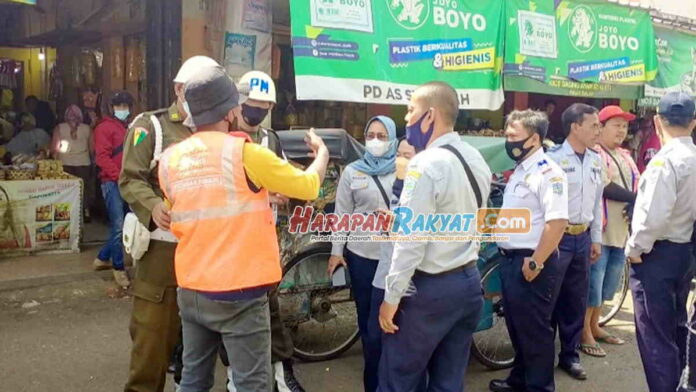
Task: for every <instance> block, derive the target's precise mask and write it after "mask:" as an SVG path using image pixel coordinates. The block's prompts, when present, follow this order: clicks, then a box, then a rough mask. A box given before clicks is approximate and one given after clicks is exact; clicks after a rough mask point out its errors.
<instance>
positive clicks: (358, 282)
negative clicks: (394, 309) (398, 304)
mask: <svg viewBox="0 0 696 392" xmlns="http://www.w3.org/2000/svg"><path fill="white" fill-rule="evenodd" d="M346 262H347V263H348V273H349V274H350V285H351V290H352V291H353V298H354V299H355V307H356V309H357V313H358V329H359V330H360V338H361V341H362V346H363V358H364V361H365V369H364V371H363V384H364V385H365V392H375V391H376V390H377V368H378V364H379V353H380V351H381V347H380V341H379V339H377V340H375V339H374V338H373V339H370V335H369V331H368V327H367V326H368V320H369V318H370V313H371V311H372V306H373V303H372V288H373V287H372V280H373V279H374V278H375V271H376V270H377V263H378V261H377V260H372V259H366V258H364V257H360V256H358V255H356V254H355V253H353V252H351V251H346ZM379 305H381V302H380V304H377V305H376V306H377V309H376V311H377V312H378V314H379ZM378 323H379V321H378Z"/></svg>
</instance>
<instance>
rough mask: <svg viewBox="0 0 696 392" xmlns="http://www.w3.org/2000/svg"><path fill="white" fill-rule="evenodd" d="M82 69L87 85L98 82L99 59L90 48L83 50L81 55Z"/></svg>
mask: <svg viewBox="0 0 696 392" xmlns="http://www.w3.org/2000/svg"><path fill="white" fill-rule="evenodd" d="M80 70H81V71H82V72H81V73H82V77H83V80H84V82H85V84H86V85H88V86H93V85H95V84H96V83H97V60H96V59H95V58H94V54H92V52H90V51H88V50H83V51H82V54H81V55H80Z"/></svg>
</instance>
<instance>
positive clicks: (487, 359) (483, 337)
mask: <svg viewBox="0 0 696 392" xmlns="http://www.w3.org/2000/svg"><path fill="white" fill-rule="evenodd" d="M499 263H500V259H499V258H495V259H493V260H491V261H489V262H488V263H487V264H486V267H485V268H484V269H483V272H482V273H481V284H482V286H483V299H484V302H483V310H482V311H481V319H480V321H479V325H478V328H477V330H476V333H474V341H473V344H472V345H471V352H472V354H474V356H475V357H476V359H478V360H479V361H480V362H481V363H482V364H483V365H484V366H486V367H488V368H489V369H493V370H498V369H506V368H509V367H511V366H512V363H513V361H514V360H515V349H514V348H513V347H512V341H511V340H510V335H509V334H508V330H507V324H506V323H505V313H504V310H505V309H503V290H502V285H501V283H500V273H499V268H498V266H499Z"/></svg>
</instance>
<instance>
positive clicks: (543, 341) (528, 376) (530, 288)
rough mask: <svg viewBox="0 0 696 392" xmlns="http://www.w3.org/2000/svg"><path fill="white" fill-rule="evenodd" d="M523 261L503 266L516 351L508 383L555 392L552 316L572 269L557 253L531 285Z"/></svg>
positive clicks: (519, 258) (520, 258)
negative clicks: (524, 270)
mask: <svg viewBox="0 0 696 392" xmlns="http://www.w3.org/2000/svg"><path fill="white" fill-rule="evenodd" d="M523 260H524V256H523V255H520V254H515V255H511V256H508V257H507V258H506V259H504V260H503V261H502V262H501V263H500V280H501V283H502V288H503V309H505V322H506V323H507V328H508V332H509V333H510V340H511V341H512V346H513V347H514V348H515V362H514V363H513V368H512V370H511V371H510V375H509V376H508V378H507V382H508V384H509V385H510V386H512V387H514V388H517V389H519V390H522V391H527V392H553V391H554V390H555V386H554V379H553V372H554V356H555V351H556V349H555V347H554V340H555V333H554V328H553V325H552V320H551V316H552V314H553V310H554V307H555V306H556V300H557V298H558V293H559V291H560V289H561V277H562V276H563V274H562V273H563V272H564V271H565V270H566V269H567V268H568V265H567V264H563V262H562V261H561V260H560V259H559V258H558V254H557V253H556V252H554V253H553V254H552V255H551V257H549V259H548V260H547V261H546V263H545V264H544V269H543V270H542V271H541V273H539V276H537V277H536V279H534V280H533V281H531V282H527V280H526V279H525V278H524V275H523V274H522V263H523ZM564 262H566V263H567V260H565V261H564Z"/></svg>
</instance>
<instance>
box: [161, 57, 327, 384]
mask: <svg viewBox="0 0 696 392" xmlns="http://www.w3.org/2000/svg"><path fill="white" fill-rule="evenodd" d="M240 98H243V97H240V94H239V92H238V91H237V89H236V87H235V86H234V84H233V83H232V81H231V80H230V78H229V77H228V76H227V74H226V73H225V72H224V70H223V69H222V67H219V66H217V67H210V66H209V67H203V68H201V69H199V71H198V72H197V73H196V74H195V75H194V76H193V77H192V78H191V79H189V81H188V83H187V84H186V87H185V104H184V107H185V108H186V111H187V114H188V115H187V119H186V120H185V124H187V125H189V126H191V127H196V130H197V131H196V133H195V134H194V135H193V136H191V137H189V138H188V139H186V140H185V141H183V142H180V143H178V144H177V145H175V146H173V147H170V148H169V149H167V150H166V151H165V153H164V155H163V156H162V161H161V164H160V166H159V180H160V187H161V188H162V190H163V193H164V195H165V196H166V199H167V200H168V201H169V202H170V203H171V213H170V217H171V218H170V227H171V231H172V233H173V234H174V235H175V236H176V237H177V239H178V240H179V244H178V246H177V249H176V256H175V270H176V277H177V283H178V285H179V294H178V303H179V308H180V311H181V318H182V327H183V339H184V357H183V360H184V370H183V373H182V380H181V384H180V391H181V392H193V391H207V390H210V388H212V386H213V382H214V377H213V373H214V367H215V357H216V353H217V348H218V346H219V344H220V342H222V343H223V344H224V345H225V349H226V351H227V353H228V356H229V357H230V359H231V362H230V367H231V369H232V371H231V373H232V378H231V381H232V383H233V387H234V390H236V391H239V392H247V391H248V392H251V391H270V390H271V386H272V376H271V373H272V372H271V343H270V318H269V308H268V297H267V293H268V292H269V291H270V290H271V289H272V288H273V287H274V286H275V285H276V284H277V283H278V282H279V281H280V277H281V268H280V259H279V251H278V241H277V237H276V232H275V225H274V221H273V219H272V216H273V215H272V211H271V208H270V204H269V196H268V193H269V192H278V193H281V194H284V195H287V196H289V197H293V198H297V199H304V200H311V199H314V198H316V197H317V195H318V192H319V186H320V184H321V181H322V180H323V177H324V174H325V172H326V165H327V163H328V157H329V155H328V150H327V149H326V146H325V145H324V144H323V142H322V141H321V139H320V138H318V137H317V136H316V135H315V134H314V132H312V131H310V132H309V133H308V136H307V143H308V145H309V146H310V148H311V149H312V151H313V152H314V154H315V156H316V159H315V161H314V162H313V163H312V165H310V166H309V167H308V168H307V169H306V170H305V171H302V170H299V169H296V168H294V167H293V166H292V165H290V164H289V163H288V162H285V161H283V160H281V159H279V158H278V157H277V156H275V155H274V154H273V152H271V151H270V150H268V149H267V148H265V147H263V146H260V145H257V144H253V143H248V142H247V139H245V138H241V137H234V136H232V135H229V134H227V133H228V131H229V129H230V126H231V125H232V123H233V122H234V121H239V118H240V116H241V115H242V114H241V110H240V108H239V103H240Z"/></svg>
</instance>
